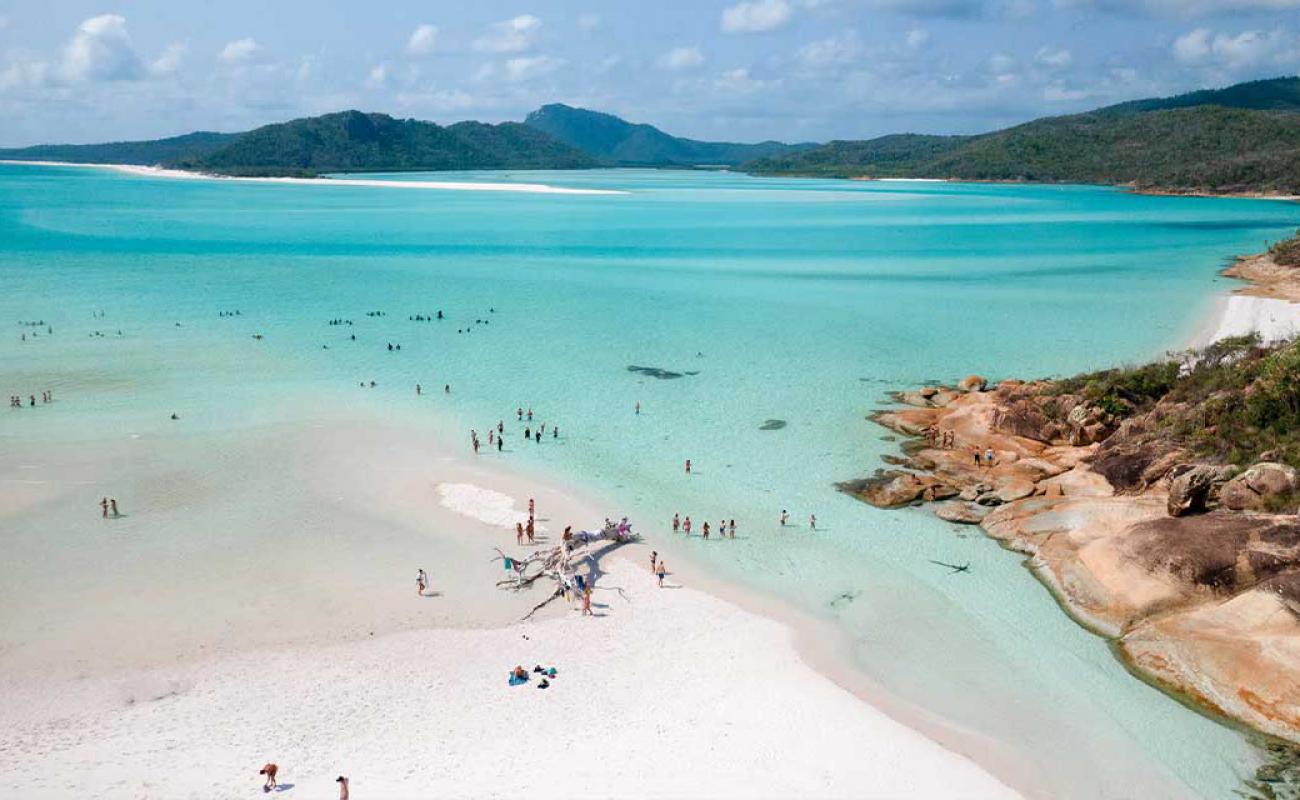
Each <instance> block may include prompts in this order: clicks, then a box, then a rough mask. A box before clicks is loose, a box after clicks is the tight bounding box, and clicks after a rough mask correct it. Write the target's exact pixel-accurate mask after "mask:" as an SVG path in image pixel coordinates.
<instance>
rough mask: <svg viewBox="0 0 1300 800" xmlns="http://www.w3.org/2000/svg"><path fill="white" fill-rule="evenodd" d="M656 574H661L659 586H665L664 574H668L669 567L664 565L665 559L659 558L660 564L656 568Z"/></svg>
mask: <svg viewBox="0 0 1300 800" xmlns="http://www.w3.org/2000/svg"><path fill="white" fill-rule="evenodd" d="M655 574H656V575H658V576H659V588H660V589H662V588H664V576H665V575H667V574H668V568H667V567H665V566H664V562H663V559H660V560H659V566H658V567H656V568H655Z"/></svg>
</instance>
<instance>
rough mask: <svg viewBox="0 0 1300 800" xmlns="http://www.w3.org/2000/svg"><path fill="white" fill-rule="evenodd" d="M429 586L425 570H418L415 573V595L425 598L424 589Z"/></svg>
mask: <svg viewBox="0 0 1300 800" xmlns="http://www.w3.org/2000/svg"><path fill="white" fill-rule="evenodd" d="M428 585H429V576H427V575H425V574H424V570H422V569H421V570H416V573H415V593H416V594H417V595H419V596H421V597H423V596H424V587H426V586H428Z"/></svg>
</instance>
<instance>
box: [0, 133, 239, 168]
mask: <svg viewBox="0 0 1300 800" xmlns="http://www.w3.org/2000/svg"><path fill="white" fill-rule="evenodd" d="M239 136H240V134H238V133H211V132H209V131H198V132H196V133H187V134H185V135H184V136H172V137H170V138H167V139H153V140H149V141H138V142H106V143H104V144H41V145H36V146H35V147H20V148H14V149H9V150H0V159H9V160H13V161H64V162H70V163H82V164H140V165H143V166H152V165H154V164H162V163H164V162H169V161H178V160H182V159H192V158H201V157H203V156H205V155H207V154H208V153H211V152H212V151H214V150H218V149H220V148H222V147H225V146H226V145H228V144H230V143H231V142H233V141H234V140H235V139H237V138H239Z"/></svg>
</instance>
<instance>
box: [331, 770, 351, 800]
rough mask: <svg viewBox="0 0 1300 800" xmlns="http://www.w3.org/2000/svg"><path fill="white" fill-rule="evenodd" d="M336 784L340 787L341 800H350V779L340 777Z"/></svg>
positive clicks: (335, 780) (336, 779)
mask: <svg viewBox="0 0 1300 800" xmlns="http://www.w3.org/2000/svg"><path fill="white" fill-rule="evenodd" d="M334 782H335V783H337V784H338V785H339V800H348V779H347V778H345V777H343V776H342V775H340V776H338V777H337V778H335V779H334Z"/></svg>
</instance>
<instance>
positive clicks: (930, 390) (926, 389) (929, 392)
mask: <svg viewBox="0 0 1300 800" xmlns="http://www.w3.org/2000/svg"><path fill="white" fill-rule="evenodd" d="M916 393H917V394H919V395H921V396H922V397H924V398H925V399H926V400H929V399H930V398H931V397H934V396H935V395H936V394H938V393H939V389H938V387H935V386H922V387H921V388H920V389H917V390H916Z"/></svg>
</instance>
